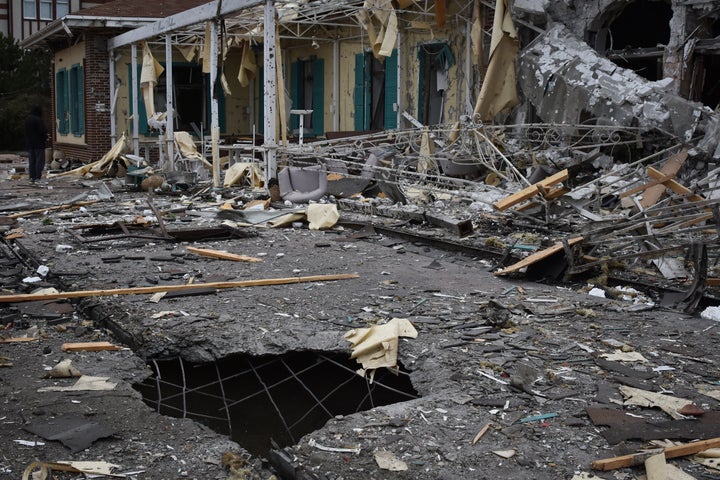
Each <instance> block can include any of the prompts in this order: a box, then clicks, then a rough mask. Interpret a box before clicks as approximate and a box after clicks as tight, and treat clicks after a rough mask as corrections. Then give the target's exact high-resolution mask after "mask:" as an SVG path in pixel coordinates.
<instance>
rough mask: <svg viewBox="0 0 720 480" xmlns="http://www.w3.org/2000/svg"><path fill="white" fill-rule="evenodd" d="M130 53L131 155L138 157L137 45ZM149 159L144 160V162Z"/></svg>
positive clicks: (134, 44)
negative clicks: (131, 100) (131, 101)
mask: <svg viewBox="0 0 720 480" xmlns="http://www.w3.org/2000/svg"><path fill="white" fill-rule="evenodd" d="M130 47H131V48H130V50H131V51H132V60H131V62H130V70H131V72H130V81H131V82H132V98H133V105H132V110H133V121H132V122H133V133H132V137H133V154H135V155H140V126H139V125H138V124H139V123H140V115H139V114H138V105H139V101H138V94H139V92H138V71H137V66H138V65H137V44H136V43H133V44H132V45H131V46H130ZM149 160H150V159H148V158H146V159H145V161H149Z"/></svg>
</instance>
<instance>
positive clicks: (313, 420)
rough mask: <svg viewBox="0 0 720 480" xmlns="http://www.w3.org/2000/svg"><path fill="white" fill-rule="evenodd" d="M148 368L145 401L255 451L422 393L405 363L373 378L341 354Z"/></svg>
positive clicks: (262, 452)
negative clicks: (339, 417) (339, 418)
mask: <svg viewBox="0 0 720 480" xmlns="http://www.w3.org/2000/svg"><path fill="white" fill-rule="evenodd" d="M150 367H151V368H152V370H153V372H154V373H153V375H152V376H150V377H148V378H147V379H145V380H144V381H143V382H141V383H137V384H135V385H134V388H135V389H136V390H138V391H139V392H140V393H142V395H143V399H144V401H145V402H146V403H147V404H148V405H151V406H152V407H153V408H155V409H156V410H157V411H158V412H159V413H161V414H165V415H170V416H174V417H182V418H191V419H194V420H196V421H198V422H201V423H203V424H205V425H207V426H209V427H210V428H212V429H213V430H215V431H216V432H219V433H222V434H225V435H228V436H230V437H231V438H232V439H233V440H234V441H236V442H237V443H239V444H240V445H242V446H243V447H244V448H245V449H246V450H248V451H249V452H250V453H252V454H253V455H258V456H266V455H267V453H268V452H269V450H270V448H271V440H272V441H274V442H275V443H276V444H277V445H278V446H280V447H283V446H288V445H293V444H295V443H297V441H298V440H299V439H300V438H301V437H302V436H303V435H306V434H308V433H310V432H313V431H315V430H317V429H319V428H321V427H322V426H323V425H324V424H325V422H327V420H328V419H330V418H332V417H335V416H337V415H348V414H351V413H355V412H359V411H363V410H369V409H371V408H373V407H377V406H381V405H389V404H392V403H397V402H402V401H405V400H409V399H413V398H417V397H418V396H419V395H418V393H417V392H416V391H415V389H414V388H413V386H412V383H411V382H410V377H409V375H408V373H407V372H406V371H405V370H404V369H403V368H402V366H400V368H399V370H398V371H397V372H396V373H394V372H391V371H389V370H387V369H380V370H378V371H377V372H376V374H375V378H374V380H373V381H372V382H370V381H369V380H368V379H366V378H364V377H361V376H359V375H358V374H357V373H356V370H357V369H358V368H359V365H358V364H357V363H356V362H355V361H354V360H350V359H349V358H348V356H347V355H346V354H338V353H324V352H314V351H299V352H290V353H286V354H283V355H274V356H270V355H266V356H250V355H233V356H229V357H225V358H222V359H219V360H217V361H215V362H208V363H197V364H193V363H189V362H187V361H184V360H182V358H181V357H176V358H172V359H163V360H152V361H151V362H150Z"/></svg>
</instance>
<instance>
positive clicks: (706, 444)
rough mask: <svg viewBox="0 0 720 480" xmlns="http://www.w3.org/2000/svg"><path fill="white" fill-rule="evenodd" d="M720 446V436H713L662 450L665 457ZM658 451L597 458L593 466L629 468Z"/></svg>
mask: <svg viewBox="0 0 720 480" xmlns="http://www.w3.org/2000/svg"><path fill="white" fill-rule="evenodd" d="M718 447H720V438H711V439H709V440H701V441H699V442H690V443H685V444H683V445H676V446H674V447H668V448H665V449H663V450H660V451H662V452H663V453H665V458H677V457H685V456H687V455H695V454H696V453H699V452H702V451H704V450H707V449H710V448H718ZM656 453H658V451H657V450H656V451H653V452H645V453H633V454H630V455H622V456H620V457H612V458H606V459H603V460H595V461H594V462H592V468H594V469H595V470H601V471H603V472H607V471H609V470H616V469H618V468H627V467H633V466H637V465H642V464H643V463H644V462H645V459H646V458H648V456H651V455H654V454H656Z"/></svg>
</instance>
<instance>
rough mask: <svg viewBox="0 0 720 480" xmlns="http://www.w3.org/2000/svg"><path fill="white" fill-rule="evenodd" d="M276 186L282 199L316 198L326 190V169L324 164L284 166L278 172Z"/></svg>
mask: <svg viewBox="0 0 720 480" xmlns="http://www.w3.org/2000/svg"><path fill="white" fill-rule="evenodd" d="M278 186H279V187H280V196H281V197H282V198H283V200H289V201H291V202H293V203H306V202H309V201H311V200H317V199H319V198H321V197H322V196H323V195H325V192H326V191H327V171H326V170H325V166H324V165H313V166H310V167H285V168H283V169H282V170H281V171H280V173H278Z"/></svg>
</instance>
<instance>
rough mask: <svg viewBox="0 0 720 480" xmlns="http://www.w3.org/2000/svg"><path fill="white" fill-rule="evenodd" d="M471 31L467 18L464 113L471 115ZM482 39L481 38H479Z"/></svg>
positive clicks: (472, 107)
mask: <svg viewBox="0 0 720 480" xmlns="http://www.w3.org/2000/svg"><path fill="white" fill-rule="evenodd" d="M471 32H472V22H471V21H470V20H468V22H467V25H466V26H465V113H466V114H467V115H472V113H473V110H474V104H473V101H472V97H471V93H472V92H471V90H470V82H471V81H472V57H471V54H472V48H471V47H472V40H471V38H470V33H471ZM481 41H482V39H481Z"/></svg>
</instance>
